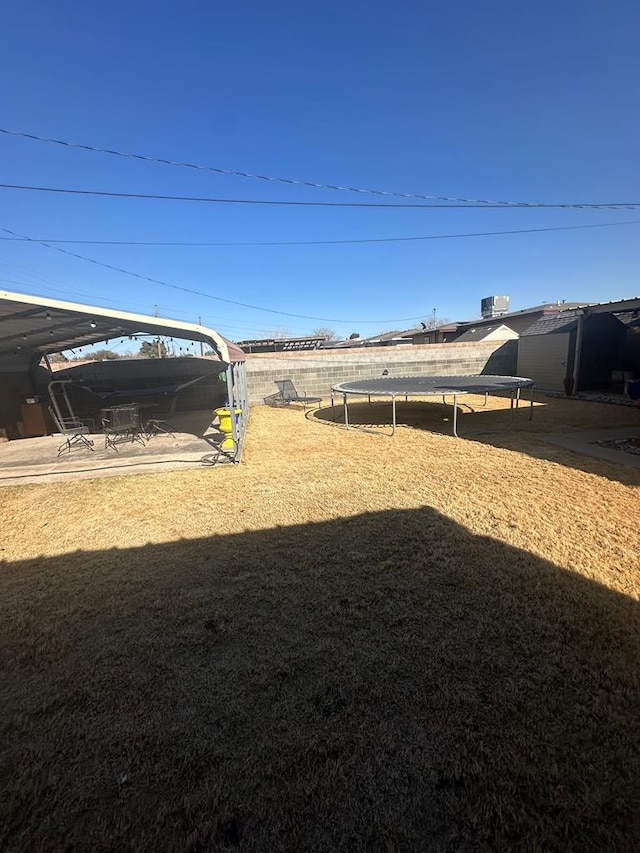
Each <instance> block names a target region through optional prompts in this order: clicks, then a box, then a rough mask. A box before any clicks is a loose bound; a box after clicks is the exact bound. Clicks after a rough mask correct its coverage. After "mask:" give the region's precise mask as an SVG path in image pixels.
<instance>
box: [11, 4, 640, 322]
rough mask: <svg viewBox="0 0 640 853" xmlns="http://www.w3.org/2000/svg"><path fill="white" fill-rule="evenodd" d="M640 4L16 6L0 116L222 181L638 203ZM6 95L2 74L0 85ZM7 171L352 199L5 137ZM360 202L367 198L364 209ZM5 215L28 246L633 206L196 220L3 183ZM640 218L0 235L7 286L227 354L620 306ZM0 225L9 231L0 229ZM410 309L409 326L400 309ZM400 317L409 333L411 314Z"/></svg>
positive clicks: (133, 186) (589, 214) (253, 194)
mask: <svg viewBox="0 0 640 853" xmlns="http://www.w3.org/2000/svg"><path fill="white" fill-rule="evenodd" d="M639 26H640V7H639V6H638V4H637V2H635V0H618V2H616V3H613V4H612V3H609V2H606V0H601V1H600V0H599V1H598V2H594V0H565V2H563V3H557V2H550V0H542V2H538V3H536V4H520V3H512V2H506V0H505V2H491V0H486V2H482V3H478V2H472V1H471V0H469V1H468V2H457V3H448V4H445V3H441V4H436V3H429V4H427V3H424V2H405V3H399V4H395V5H392V4H389V3H386V2H385V3H382V2H375V1H374V2H369V3H367V4H364V3H353V4H345V3H338V2H333V0H326V1H325V2H322V3H320V2H315V3H312V2H306V1H305V0H297V2H281V3H278V2H275V3H270V4H267V3H257V2H247V3H244V4H219V3H205V2H199V3H195V2H183V3H181V4H175V3H166V2H154V3H151V2H146V0H140V2H136V3H124V2H118V0H116V2H111V3H109V4H94V3H80V2H65V0H60V1H59V2H57V3H49V2H45V0H41V2H33V0H23V2H21V3H17V4H9V5H8V6H6V7H5V9H4V10H3V26H2V29H1V31H0V68H1V72H2V79H3V80H4V81H5V87H4V93H3V95H2V99H1V101H0V103H1V104H2V109H1V113H0V116H1V120H0V126H2V127H7V128H13V129H17V130H24V131H27V132H30V133H35V134H39V135H42V136H52V137H56V138H59V139H66V140H74V141H78V142H84V143H88V144H91V145H96V146H99V147H106V148H116V149H119V150H123V151H130V152H138V153H144V154H149V155H151V156H157V157H165V158H169V159H175V160H183V161H191V162H195V163H201V164H209V165H213V166H219V167H222V168H228V169H236V170H241V171H250V172H257V173H260V174H271V175H278V176H284V177H292V178H300V179H304V180H312V181H318V182H323V183H337V184H346V185H349V186H356V187H363V188H379V189H387V190H395V191H400V192H413V193H425V194H433V195H447V196H463V197H469V198H490V199H500V200H515V201H520V200H522V201H545V202H581V201H585V202H608V201H634V200H635V201H638V200H640V186H639V183H640V182H639V180H638V172H637V144H638V135H639V134H638V131H639V130H640V109H639V107H640V103H639V101H640V97H639V94H638V93H639V92H640V87H639V86H638V81H639V80H640V52H639V51H638V50H637V34H638V32H639ZM8 81H10V84H9V85H7V82H8ZM0 182H3V183H14V184H31V185H45V186H60V187H75V188H90V189H104V190H109V191H122V192H140V193H161V194H177V195H200V196H217V197H228V198H232V197H235V198H253V199H293V200H310V201H314V200H316V201H345V202H349V201H367V200H368V198H367V197H360V196H356V195H353V194H350V193H339V192H335V191H328V190H315V189H308V188H301V187H288V186H286V185H283V184H268V183H264V182H260V181H255V180H249V179H242V178H236V177H228V176H220V175H215V174H212V173H206V172H196V171H191V170H188V169H181V168H171V167H166V166H160V165H152V164H145V163H140V162H136V161H131V160H126V159H121V158H114V157H110V156H107V155H103V154H94V153H89V152H84V151H78V150H68V149H64V148H60V147H58V146H54V145H46V144H43V143H38V142H31V141H27V140H23V139H17V138H11V137H6V136H3V135H0ZM374 200H375V199H374ZM0 204H1V208H2V209H1V212H0V226H3V227H6V228H9V229H11V230H13V231H15V232H18V233H21V234H26V235H28V236H31V237H37V238H51V239H56V238H57V239H71V240H140V241H144V240H148V241H219V242H224V241H229V242H233V241H270V240H271V241H282V240H339V239H361V238H379V237H403V236H414V235H429V234H451V233H464V232H470V231H491V230H501V229H506V230H509V229H520V228H545V227H553V226H567V225H583V224H592V223H600V222H622V221H628V220H634V219H637V220H640V210H639V211H637V212H635V213H634V212H633V211H632V212H629V211H581V210H573V211H571V210H568V211H562V210H526V209H520V210H495V209H494V210H474V209H469V210H459V209H449V210H446V209H445V210H386V209H384V210H383V209H372V210H366V209H365V210H354V209H336V208H326V209H322V208H286V207H282V208H280V207H260V206H256V207H246V206H230V205H227V206H215V205H198V204H189V203H184V202H163V201H143V200H119V199H101V198H79V197H64V196H55V195H46V194H41V193H27V192H19V191H13V190H1V191H0ZM639 234H640V226H639V225H624V226H620V227H615V228H602V229H586V230H580V231H559V232H553V233H538V234H522V235H509V236H494V237H477V238H469V239H460V240H442V241H426V242H409V243H378V244H355V245H318V246H279V247H274V246H270V247H266V246H263V247H256V246H252V247H250V246H242V247H238V246H236V247H230V246H227V247H163V246H159V247H149V246H146V247H145V246H99V245H81V246H73V245H68V246H66V248H69V249H70V250H72V251H77V252H79V253H81V254H85V255H87V256H89V257H92V258H95V259H96V260H99V261H102V262H105V263H110V264H114V265H116V266H120V267H124V268H126V269H129V270H132V271H134V272H137V273H140V274H142V275H147V276H150V277H153V278H159V279H162V280H164V281H167V282H169V283H174V284H177V285H179V286H184V287H187V288H191V289H195V290H199V291H202V292H203V293H206V294H209V297H222V298H226V299H231V300H236V301H240V302H245V303H250V304H253V305H256V306H262V307H264V308H269V309H272V310H273V311H282V312H289V313H293V314H304V315H309V317H318V318H327V319H326V320H319V319H318V320H314V319H308V320H307V319H300V318H294V317H288V316H284V315H280V314H276V313H269V312H265V311H259V310H255V309H248V308H242V307H239V306H234V305H232V304H227V303H224V302H220V301H217V300H216V299H214V298H207V297H200V296H195V295H189V294H185V293H181V292H178V291H176V290H172V289H170V288H165V287H161V286H158V285H153V284H151V283H145V282H143V281H140V280H136V279H133V278H129V277H127V276H124V275H122V274H119V273H115V272H110V271H108V270H106V269H103V268H100V267H97V266H95V265H92V264H89V263H86V262H84V261H81V260H77V259H75V258H71V257H67V256H64V255H62V254H60V253H59V252H55V251H51V250H50V249H46V248H44V247H42V246H37V245H30V244H24V243H15V242H0V286H4V287H6V288H7V289H14V290H21V291H27V292H30V293H38V294H42V295H48V296H54V297H60V298H67V299H71V300H74V299H75V300H78V301H93V302H95V303H96V304H101V305H109V306H112V307H117V308H124V309H129V310H139V311H143V312H150V311H153V308H154V305H157V306H158V308H159V310H160V313H161V314H164V315H167V316H174V317H177V318H180V319H186V320H197V318H198V316H201V317H202V318H203V321H204V322H206V323H208V324H209V325H213V326H214V327H216V328H219V329H220V331H221V332H222V333H223V334H226V335H227V336H229V337H231V338H235V339H239V338H242V337H254V336H255V337H257V336H260V335H262V334H268V333H273V332H274V331H276V330H286V331H288V332H290V333H291V334H302V333H306V332H309V331H311V330H312V329H313V328H315V327H318V326H328V327H330V328H332V329H334V330H335V331H336V332H338V333H339V334H342V335H348V334H349V333H351V332H353V331H357V332H359V333H361V334H363V335H365V334H373V333H375V332H378V331H381V330H383V329H390V328H406V327H409V326H412V325H415V324H416V323H414V322H413V321H412V320H409V319H408V318H420V317H428V316H429V315H430V314H431V312H432V310H433V309H434V308H435V309H436V310H437V313H438V315H439V316H442V317H447V318H452V319H467V318H472V317H474V316H477V315H478V313H479V304H480V299H481V298H482V297H483V296H488V295H491V294H509V295H510V296H511V304H512V307H513V308H514V309H518V308H524V307H527V306H528V305H532V304H536V303H538V302H541V301H551V300H556V299H565V300H593V301H605V300H609V299H613V298H620V297H624V296H632V295H636V294H637V293H639V292H640V283H638V272H637V271H638V261H639V255H640V251H639V247H640V240H639V239H638V236H639ZM3 236H6V235H3ZM405 318H407V319H405ZM416 322H417V321H416Z"/></svg>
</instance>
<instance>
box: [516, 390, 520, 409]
mask: <svg viewBox="0 0 640 853" xmlns="http://www.w3.org/2000/svg"><path fill="white" fill-rule="evenodd" d="M519 408H520V389H519V388H518V390H517V391H516V409H519Z"/></svg>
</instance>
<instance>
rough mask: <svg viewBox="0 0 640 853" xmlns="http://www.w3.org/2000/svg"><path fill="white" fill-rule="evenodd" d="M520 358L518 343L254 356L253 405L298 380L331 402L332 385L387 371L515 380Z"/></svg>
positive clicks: (250, 363) (250, 372) (250, 367)
mask: <svg viewBox="0 0 640 853" xmlns="http://www.w3.org/2000/svg"><path fill="white" fill-rule="evenodd" d="M517 353H518V342H517V341H492V342H490V343H461V344H458V343H449V344H420V345H417V346H399V347H388V346H387V347H367V348H366V349H360V350H359V349H338V350H312V351H309V352H297V353H260V354H254V355H248V356H247V384H248V387H249V402H250V403H262V402H264V398H265V397H268V396H269V395H270V394H274V393H276V392H277V390H278V389H277V388H276V385H275V384H274V381H275V380H276V379H292V380H293V382H294V384H295V386H296V388H297V389H298V391H300V392H303V391H304V392H305V393H307V394H308V395H310V396H314V397H319V396H322V397H324V398H326V399H328V397H329V392H330V390H331V386H332V385H338V384H339V383H340V382H347V381H349V380H354V379H374V378H375V377H376V376H380V375H381V374H382V371H383V370H387V371H388V372H389V373H388V375H389V376H456V375H462V376H469V375H472V374H475V373H492V374H502V375H513V374H515V372H516V363H517Z"/></svg>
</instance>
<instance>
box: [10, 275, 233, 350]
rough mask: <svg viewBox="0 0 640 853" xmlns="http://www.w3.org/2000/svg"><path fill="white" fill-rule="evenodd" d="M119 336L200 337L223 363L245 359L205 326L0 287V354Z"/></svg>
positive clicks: (61, 347)
mask: <svg viewBox="0 0 640 853" xmlns="http://www.w3.org/2000/svg"><path fill="white" fill-rule="evenodd" d="M123 335H125V336H129V335H132V336H133V335H166V336H167V337H176V338H184V339H188V340H192V341H202V342H203V343H207V344H209V345H210V346H211V347H212V348H213V349H214V351H215V352H216V353H217V354H218V355H219V356H220V359H221V360H222V361H224V362H226V363H229V362H230V361H243V360H244V359H245V354H244V352H243V351H242V350H241V349H240V347H237V346H235V345H234V344H232V343H231V342H230V341H227V339H226V338H224V337H223V336H222V335H220V334H219V333H218V332H216V331H215V330H214V329H210V328H208V327H207V326H199V325H197V324H195V323H184V322H182V321H180V320H170V319H166V318H164V317H152V316H148V315H146V314H132V313H129V312H127V311H116V310H112V309H108V308H99V307H97V306H95V305H82V304H80V303H76V302H66V301H63V300H60V299H49V298H45V297H43V296H31V295H29V294H26V293H14V292H12V291H8V290H0V357H5V358H6V357H8V356H9V357H10V356H16V357H18V359H19V360H20V361H25V360H28V359H31V358H32V357H34V356H38V355H39V356H43V355H48V354H49V353H53V352H60V351H61V350H65V349H72V348H74V347H81V346H87V345H88V344H95V343H99V342H100V341H106V340H109V339H111V338H118V337H121V336H123Z"/></svg>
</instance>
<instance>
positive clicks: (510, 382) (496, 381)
mask: <svg viewBox="0 0 640 853" xmlns="http://www.w3.org/2000/svg"><path fill="white" fill-rule="evenodd" d="M532 385H533V380H532V379H525V378H523V377H522V376H492V375H490V374H486V375H482V374H477V375H475V376H393V377H392V376H380V377H378V378H376V379H358V380H354V381H353V382H343V383H341V384H340V385H334V386H333V388H332V389H331V390H332V391H334V392H336V393H339V394H363V395H374V394H379V395H381V396H387V397H396V396H420V397H422V396H425V397H426V396H431V395H436V396H440V395H442V394H491V393H495V392H499V391H513V390H515V389H517V388H530V387H531V386H532Z"/></svg>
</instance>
